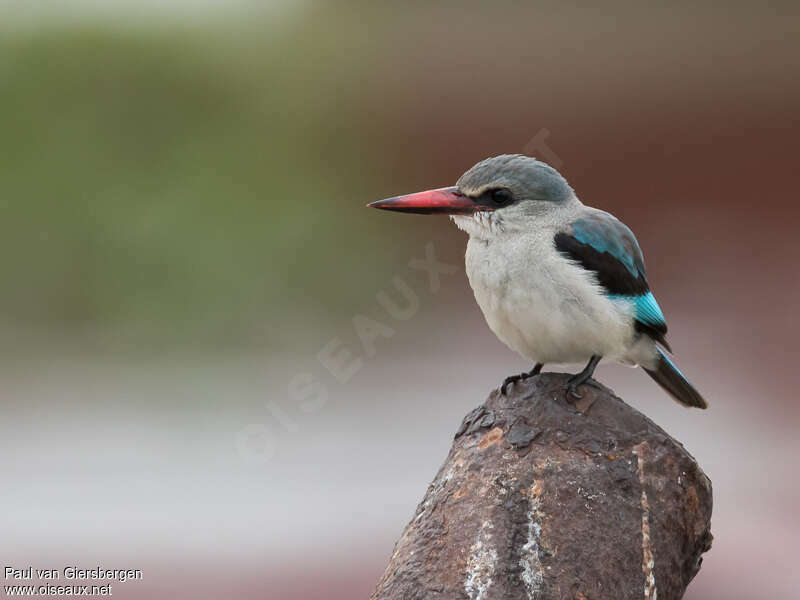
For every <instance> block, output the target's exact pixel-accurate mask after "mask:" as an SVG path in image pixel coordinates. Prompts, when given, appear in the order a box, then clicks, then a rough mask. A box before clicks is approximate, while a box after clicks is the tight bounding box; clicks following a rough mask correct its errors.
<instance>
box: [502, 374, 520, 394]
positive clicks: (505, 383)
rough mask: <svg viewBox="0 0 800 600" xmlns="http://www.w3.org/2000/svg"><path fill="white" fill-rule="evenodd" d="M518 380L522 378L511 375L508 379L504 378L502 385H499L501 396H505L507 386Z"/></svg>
mask: <svg viewBox="0 0 800 600" xmlns="http://www.w3.org/2000/svg"><path fill="white" fill-rule="evenodd" d="M520 379H522V376H521V375H511V376H509V377H506V378H505V379H504V380H503V385H501V386H500V393H501V394H502V395H503V396H505V395H506V392H507V391H508V386H510V385H513V384H515V383H516V382H518V381H519V380H520Z"/></svg>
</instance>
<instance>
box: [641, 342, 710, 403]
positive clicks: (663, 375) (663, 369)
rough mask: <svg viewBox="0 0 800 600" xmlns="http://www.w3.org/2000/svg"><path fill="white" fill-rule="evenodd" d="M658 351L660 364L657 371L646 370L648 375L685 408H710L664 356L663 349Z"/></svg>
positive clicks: (656, 368) (657, 365)
mask: <svg viewBox="0 0 800 600" xmlns="http://www.w3.org/2000/svg"><path fill="white" fill-rule="evenodd" d="M657 350H658V363H657V364H656V367H655V369H653V370H652V371H651V370H650V369H645V371H646V372H647V374H648V375H650V377H652V378H653V379H655V381H656V383H657V384H658V385H660V386H661V387H662V388H664V390H665V391H666V392H667V393H668V394H669V395H670V396H672V397H673V398H674V399H675V400H677V401H678V402H679V403H680V404H683V405H684V406H693V407H695V408H708V404H707V403H706V401H705V400H704V399H703V397H702V396H701V395H700V392H698V391H697V390H696V389H694V386H693V385H692V384H691V383H689V381H688V380H687V379H686V377H684V376H683V373H681V372H680V370H679V369H678V367H676V366H675V365H674V364H673V362H672V361H671V360H670V359H669V358H668V357H667V355H666V354H664V351H663V350H661V348H657Z"/></svg>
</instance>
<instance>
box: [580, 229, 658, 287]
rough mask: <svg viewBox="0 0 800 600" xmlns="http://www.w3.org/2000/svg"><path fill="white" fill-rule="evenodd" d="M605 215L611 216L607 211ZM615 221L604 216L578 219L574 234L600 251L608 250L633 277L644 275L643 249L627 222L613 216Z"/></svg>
mask: <svg viewBox="0 0 800 600" xmlns="http://www.w3.org/2000/svg"><path fill="white" fill-rule="evenodd" d="M602 214H603V215H604V216H606V215H607V216H608V217H611V215H608V214H607V213H602ZM611 219H613V221H607V220H605V219H602V218H584V219H578V220H577V221H575V222H574V223H573V224H572V231H573V234H572V235H573V236H574V237H575V239H576V240H578V241H579V242H581V243H582V244H587V245H589V246H591V247H592V248H594V249H595V250H597V251H598V252H599V253H601V254H602V253H604V252H607V253H608V254H610V255H611V256H613V257H614V258H615V259H617V260H618V261H619V262H621V263H622V264H623V265H625V268H626V269H628V272H629V273H630V274H631V275H632V276H633V277H639V276H640V275H644V261H643V260H642V250H641V249H640V248H639V244H638V242H637V241H636V238H635V237H634V235H633V232H631V230H630V229H628V228H627V227H626V226H625V224H623V223H621V222H620V221H617V219H614V218H613V217H611Z"/></svg>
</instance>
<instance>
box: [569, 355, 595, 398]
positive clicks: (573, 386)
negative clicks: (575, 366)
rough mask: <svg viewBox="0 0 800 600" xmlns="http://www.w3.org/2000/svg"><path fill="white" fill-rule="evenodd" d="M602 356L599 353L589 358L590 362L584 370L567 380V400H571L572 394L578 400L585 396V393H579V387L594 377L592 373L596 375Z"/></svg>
mask: <svg viewBox="0 0 800 600" xmlns="http://www.w3.org/2000/svg"><path fill="white" fill-rule="evenodd" d="M600 358H601V357H600V356H598V355H594V356H592V358H591V359H589V364H587V365H586V368H585V369H584V370H583V371H581V372H580V373H578V374H576V375H573V376H572V377H570V378H569V379H568V380H567V401H569V397H570V396H572V397H573V398H577V399H578V400H580V399H581V398H583V394H579V393H578V388H579V387H580V386H582V385H583V384H584V383H587V382H588V381H589V380H590V379H591V378H592V375H594V370H595V368H596V367H597V364H598V363H599V362H600Z"/></svg>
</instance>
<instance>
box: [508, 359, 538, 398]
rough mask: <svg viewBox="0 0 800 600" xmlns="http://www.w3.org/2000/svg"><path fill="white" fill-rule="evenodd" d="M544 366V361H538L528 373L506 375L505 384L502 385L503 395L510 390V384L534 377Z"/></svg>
mask: <svg viewBox="0 0 800 600" xmlns="http://www.w3.org/2000/svg"><path fill="white" fill-rule="evenodd" d="M543 366H544V365H543V364H542V363H536V364H535V365H534V366H533V368H532V369H531V370H530V371H528V372H527V373H520V374H519V375H510V376H508V377H506V378H505V379H504V380H503V385H501V386H500V393H501V394H503V396H505V395H506V392H507V391H508V387H509V386H510V385H513V384H515V383H516V382H518V381H524V380H525V379H528V377H533V376H534V375H538V374H539V373H540V372H541V370H542V367H543Z"/></svg>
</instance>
